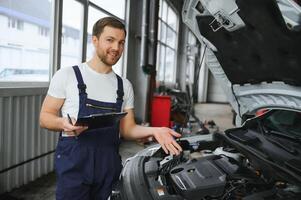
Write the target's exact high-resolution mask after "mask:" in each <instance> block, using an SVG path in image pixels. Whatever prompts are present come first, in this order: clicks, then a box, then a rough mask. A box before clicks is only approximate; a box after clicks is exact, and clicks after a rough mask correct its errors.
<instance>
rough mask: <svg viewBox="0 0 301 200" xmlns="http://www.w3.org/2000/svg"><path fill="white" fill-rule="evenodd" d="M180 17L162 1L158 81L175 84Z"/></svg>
mask: <svg viewBox="0 0 301 200" xmlns="http://www.w3.org/2000/svg"><path fill="white" fill-rule="evenodd" d="M178 23H179V16H178V14H177V13H176V11H175V9H173V8H172V6H171V5H169V3H168V2H167V1H165V0H160V10H159V23H158V26H159V27H158V55H157V58H158V59H157V72H158V73H157V80H159V81H161V82H164V83H175V77H176V74H175V73H176V65H177V63H176V55H177V46H178V42H177V41H178Z"/></svg>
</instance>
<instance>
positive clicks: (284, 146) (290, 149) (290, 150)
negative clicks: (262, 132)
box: [266, 137, 298, 155]
mask: <svg viewBox="0 0 301 200" xmlns="http://www.w3.org/2000/svg"><path fill="white" fill-rule="evenodd" d="M266 140H268V141H269V142H271V143H273V144H275V145H276V146H278V147H280V148H281V149H283V150H285V151H287V152H288V153H291V154H293V155H295V154H297V153H298V152H297V150H296V149H295V148H293V147H291V146H290V145H288V144H284V143H283V142H281V141H279V140H277V139H275V138H270V137H266Z"/></svg>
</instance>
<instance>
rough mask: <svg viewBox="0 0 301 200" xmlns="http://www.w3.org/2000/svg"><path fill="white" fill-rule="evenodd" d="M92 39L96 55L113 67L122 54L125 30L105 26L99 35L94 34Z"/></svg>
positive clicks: (105, 63)
mask: <svg viewBox="0 0 301 200" xmlns="http://www.w3.org/2000/svg"><path fill="white" fill-rule="evenodd" d="M92 40H93V45H94V47H95V52H96V56H97V57H98V58H99V60H100V61H101V62H102V63H103V64H104V65H106V66H108V67H112V65H114V64H116V63H117V61H118V60H119V58H120V57H121V55H122V52H123V49H124V43H125V31H124V30H123V29H119V28H114V27H110V26H105V27H104V29H103V31H102V33H101V34H100V35H99V37H98V38H97V36H93V38H92Z"/></svg>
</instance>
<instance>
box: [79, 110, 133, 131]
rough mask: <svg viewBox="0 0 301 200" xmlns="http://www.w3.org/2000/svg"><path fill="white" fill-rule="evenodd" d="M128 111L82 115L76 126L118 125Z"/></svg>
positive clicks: (101, 126)
mask: <svg viewBox="0 0 301 200" xmlns="http://www.w3.org/2000/svg"><path fill="white" fill-rule="evenodd" d="M126 114H127V112H119V113H101V114H92V115H89V116H84V117H80V118H78V119H77V121H76V123H75V126H88V129H89V130H90V129H96V128H105V127H110V126H114V125H116V124H117V123H118V122H119V121H120V120H121V119H122V118H123V117H124V116H125V115H126Z"/></svg>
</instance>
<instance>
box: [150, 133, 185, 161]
mask: <svg viewBox="0 0 301 200" xmlns="http://www.w3.org/2000/svg"><path fill="white" fill-rule="evenodd" d="M153 129H154V132H153V136H154V138H155V139H156V140H157V142H158V143H159V144H160V145H161V146H162V148H163V150H164V152H165V153H166V154H168V153H170V154H172V155H179V154H180V152H181V151H182V148H181V146H180V145H179V144H178V143H177V142H176V141H175V139H174V137H181V135H180V134H179V133H177V132H175V131H173V130H172V129H170V128H165V127H160V128H153Z"/></svg>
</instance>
